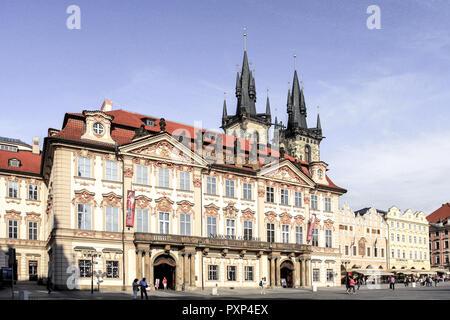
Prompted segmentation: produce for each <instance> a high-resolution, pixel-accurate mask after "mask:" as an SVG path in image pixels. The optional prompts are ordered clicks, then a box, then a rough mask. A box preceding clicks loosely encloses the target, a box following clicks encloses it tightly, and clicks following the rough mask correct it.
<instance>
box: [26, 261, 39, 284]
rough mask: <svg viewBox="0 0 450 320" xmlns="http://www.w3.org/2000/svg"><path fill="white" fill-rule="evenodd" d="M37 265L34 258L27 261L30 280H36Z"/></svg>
mask: <svg viewBox="0 0 450 320" xmlns="http://www.w3.org/2000/svg"><path fill="white" fill-rule="evenodd" d="M37 267H38V262H37V261H35V260H30V261H28V278H29V280H30V281H36V280H37Z"/></svg>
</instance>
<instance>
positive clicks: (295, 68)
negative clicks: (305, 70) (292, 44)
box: [294, 52, 297, 70]
mask: <svg viewBox="0 0 450 320" xmlns="http://www.w3.org/2000/svg"><path fill="white" fill-rule="evenodd" d="M294 70H297V55H296V54H295V52H294Z"/></svg>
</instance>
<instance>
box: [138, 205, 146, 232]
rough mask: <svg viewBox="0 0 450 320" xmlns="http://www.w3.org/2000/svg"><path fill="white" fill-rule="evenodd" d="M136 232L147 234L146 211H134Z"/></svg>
mask: <svg viewBox="0 0 450 320" xmlns="http://www.w3.org/2000/svg"><path fill="white" fill-rule="evenodd" d="M136 232H148V210H147V209H136Z"/></svg>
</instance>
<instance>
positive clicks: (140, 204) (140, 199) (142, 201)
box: [135, 194, 152, 209]
mask: <svg viewBox="0 0 450 320" xmlns="http://www.w3.org/2000/svg"><path fill="white" fill-rule="evenodd" d="M151 201H152V199H150V198H149V197H146V196H144V195H142V194H141V195H139V196H137V197H136V199H135V204H136V207H137V208H139V209H147V208H149V207H150V202H151Z"/></svg>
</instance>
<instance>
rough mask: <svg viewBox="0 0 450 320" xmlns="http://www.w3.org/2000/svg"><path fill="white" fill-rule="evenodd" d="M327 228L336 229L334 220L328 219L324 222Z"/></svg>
mask: <svg viewBox="0 0 450 320" xmlns="http://www.w3.org/2000/svg"><path fill="white" fill-rule="evenodd" d="M323 224H324V227H325V229H331V230H334V226H333V221H332V220H330V219H327V220H325V221H324V222H323Z"/></svg>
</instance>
